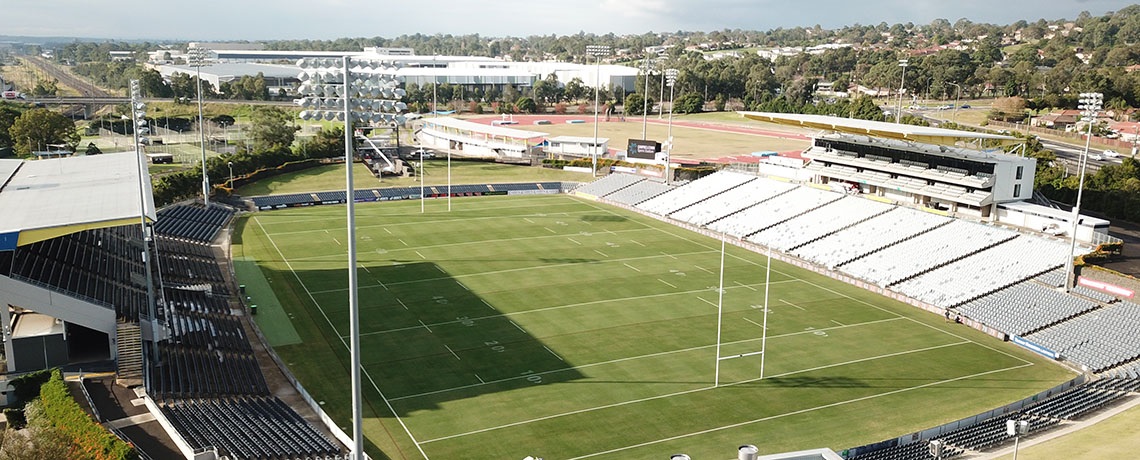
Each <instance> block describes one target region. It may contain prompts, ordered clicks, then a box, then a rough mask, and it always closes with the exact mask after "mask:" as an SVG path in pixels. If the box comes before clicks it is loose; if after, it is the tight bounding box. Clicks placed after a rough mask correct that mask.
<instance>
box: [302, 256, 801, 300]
mask: <svg viewBox="0 0 1140 460" xmlns="http://www.w3.org/2000/svg"><path fill="white" fill-rule="evenodd" d="M711 252H713V251H701V252H690V253H687V254H681V255H696V254H709V253H711ZM658 257H661V256H641V257H629V258H626V259H610V260H607V261H605V262H604V263H609V262H626V261H634V260H647V259H656V258H658ZM392 265H399V264H392ZM568 265H581V264H580V263H578V262H567V263H564V264H551V265H539V266H531V267H522V268H507V269H503V270H492V271H489V272H479V273H468V274H464V275H452V276H450V277H441V278H422V279H417V280H408V281H397V282H394V283H389V285H391V286H401V285H405V284H413V283H425V282H432V281H442V280H446V279H451V278H471V277H476V276H487V275H499V274H503V273H513V272H522V271H531V270H542V269H548V268H559V267H565V266H568ZM785 281H799V279H791V280H785ZM780 282H783V281H773V282H772V284H775V283H780ZM360 289H368V286H364V287H361V288H360ZM346 291H348V288H337V289H326V290H323V291H313V294H330V293H334V292H346Z"/></svg>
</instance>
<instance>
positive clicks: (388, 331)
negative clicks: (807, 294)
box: [360, 280, 897, 340]
mask: <svg viewBox="0 0 1140 460" xmlns="http://www.w3.org/2000/svg"><path fill="white" fill-rule="evenodd" d="M795 282H797V280H782V281H773V282H772V284H777V283H795ZM725 289H726V290H728V289H734V288H732V287H727V288H725ZM701 292H708V289H693V290H691V291H677V292H663V293H657V294H648V295H639V296H632V297H622V298H620V299H603V300H591V301H589V302H581V303H571V304H566V305H555V306H553V307H544V308H536V309H534V310H525V311H517V312H513V313H500V314H497V315H486V316H479V317H475V318H468V319H467V320H470V321H484V320H488V319H498V318H510V317H513V316H521V315H528V314H531V313H544V312H548V311H553V310H562V309H566V308H577V307H586V306H590V305H603V304H607V303H611V302H628V301H631V300H642V299H653V298H658V297H669V296H675V295H686V294H697V293H701ZM396 300H399V299H396ZM484 303H486V301H484ZM401 305H403V302H401ZM487 306H488V307H490V308H491V309H492V310H494V309H495V307H491V304H487ZM405 308H406V307H405ZM891 319H897V318H891ZM467 320H464V321H467ZM462 322H463V321H459V320H452V321H440V322H438V323H431V325H432V326H446V325H449V324H459V323H462ZM867 324H870V323H867ZM412 329H419V326H406V327H397V328H394V329H385V330H382V331H372V332H363V333H361V334H360V336H361V337H365V336H369V335H378V334H391V333H393V332H404V331H410V330H412ZM757 340H759V339H757Z"/></svg>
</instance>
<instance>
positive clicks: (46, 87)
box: [32, 79, 59, 96]
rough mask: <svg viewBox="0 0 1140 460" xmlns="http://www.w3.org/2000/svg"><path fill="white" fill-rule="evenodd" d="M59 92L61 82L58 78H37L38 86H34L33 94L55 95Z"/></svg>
mask: <svg viewBox="0 0 1140 460" xmlns="http://www.w3.org/2000/svg"><path fill="white" fill-rule="evenodd" d="M58 93H59V82H58V81H56V80H44V79H38V80H36V86H35V87H33V88H32V95H33V96H55V95H56V94H58Z"/></svg>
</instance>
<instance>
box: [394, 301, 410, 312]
mask: <svg viewBox="0 0 1140 460" xmlns="http://www.w3.org/2000/svg"><path fill="white" fill-rule="evenodd" d="M396 301H397V302H399V303H400V306H401V307H404V310H407V309H408V306H407V305H404V301H403V300H400V299H396Z"/></svg>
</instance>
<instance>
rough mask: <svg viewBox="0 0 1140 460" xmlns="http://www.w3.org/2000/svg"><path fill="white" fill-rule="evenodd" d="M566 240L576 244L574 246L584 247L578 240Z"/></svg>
mask: <svg viewBox="0 0 1140 460" xmlns="http://www.w3.org/2000/svg"><path fill="white" fill-rule="evenodd" d="M566 239H568V240H570V242H571V243H574V244H576V245H578V246H581V245H582V243H579V242H578V240H575V239H574V238H566Z"/></svg>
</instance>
